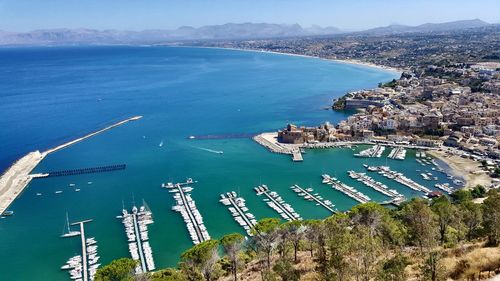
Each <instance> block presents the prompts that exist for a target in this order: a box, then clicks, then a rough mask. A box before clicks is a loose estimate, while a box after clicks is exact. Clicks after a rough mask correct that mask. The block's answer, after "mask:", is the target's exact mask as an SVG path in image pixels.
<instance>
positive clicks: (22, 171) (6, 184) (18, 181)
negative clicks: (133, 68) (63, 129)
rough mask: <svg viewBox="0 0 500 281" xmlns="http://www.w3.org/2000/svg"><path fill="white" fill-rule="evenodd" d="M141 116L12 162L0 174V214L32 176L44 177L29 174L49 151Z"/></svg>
mask: <svg viewBox="0 0 500 281" xmlns="http://www.w3.org/2000/svg"><path fill="white" fill-rule="evenodd" d="M141 118H142V116H134V117H131V118H127V119H125V120H122V121H120V122H117V123H114V124H112V125H110V126H107V127H105V128H103V129H100V130H98V131H95V132H92V133H90V134H87V135H85V136H83V137H80V138H77V139H75V140H72V141H69V142H66V143H64V144H61V145H59V146H56V147H54V148H51V149H48V150H46V151H44V152H40V151H38V150H37V151H34V152H30V153H28V154H26V155H25V156H23V157H22V158H20V159H19V160H17V161H16V162H15V163H14V164H12V165H11V166H10V167H9V169H7V170H6V171H5V172H4V173H3V174H2V175H1V176H0V214H1V213H3V212H5V210H7V208H8V207H9V206H10V204H12V202H13V201H14V200H15V199H16V198H17V196H19V194H21V192H22V191H23V190H24V188H25V187H26V186H28V184H29V183H30V182H31V180H32V179H33V178H40V177H45V176H46V175H45V174H33V175H31V174H30V173H31V171H33V169H35V167H36V166H37V165H38V164H40V162H41V161H42V160H43V159H44V158H45V157H46V156H47V155H48V154H50V153H54V152H56V151H59V150H61V149H64V148H66V147H68V146H71V145H73V144H76V143H78V142H81V141H83V140H86V139H88V138H91V137H93V136H95V135H97V134H100V133H103V132H105V131H107V130H110V129H112V128H115V127H118V126H121V125H123V124H125V123H127V122H130V121H135V120H139V119H141Z"/></svg>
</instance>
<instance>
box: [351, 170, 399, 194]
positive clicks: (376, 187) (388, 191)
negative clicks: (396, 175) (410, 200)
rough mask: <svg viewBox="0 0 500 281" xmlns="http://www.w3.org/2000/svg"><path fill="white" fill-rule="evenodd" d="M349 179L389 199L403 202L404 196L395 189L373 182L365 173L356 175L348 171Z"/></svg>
mask: <svg viewBox="0 0 500 281" xmlns="http://www.w3.org/2000/svg"><path fill="white" fill-rule="evenodd" d="M347 173H348V174H349V177H351V178H352V179H355V180H357V181H359V182H361V183H363V184H364V185H366V186H368V187H371V188H373V189H374V190H375V191H378V192H380V193H382V194H383V195H385V196H388V197H391V198H401V199H402V201H404V200H405V196H404V195H403V194H401V193H399V192H398V191H397V190H395V189H389V187H388V186H387V185H385V184H383V183H381V182H378V181H375V180H374V179H373V178H372V177H370V176H368V175H366V174H365V173H357V172H354V171H348V172H347Z"/></svg>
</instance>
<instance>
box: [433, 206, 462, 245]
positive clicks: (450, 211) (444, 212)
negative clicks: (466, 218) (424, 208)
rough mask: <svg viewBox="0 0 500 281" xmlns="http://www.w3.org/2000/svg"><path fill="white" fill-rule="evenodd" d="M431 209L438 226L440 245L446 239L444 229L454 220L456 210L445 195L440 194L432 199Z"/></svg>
mask: <svg viewBox="0 0 500 281" xmlns="http://www.w3.org/2000/svg"><path fill="white" fill-rule="evenodd" d="M431 209H432V211H434V213H435V214H436V216H435V217H436V221H437V225H438V228H439V237H440V241H441V245H443V244H444V242H445V240H446V231H447V230H448V227H449V226H450V225H451V224H452V223H453V222H454V221H455V218H456V216H457V210H456V208H455V206H453V205H452V204H451V202H450V201H449V200H448V197H446V196H440V197H438V198H436V199H434V200H433V201H432V204H431Z"/></svg>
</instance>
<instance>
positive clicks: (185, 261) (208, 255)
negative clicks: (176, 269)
mask: <svg viewBox="0 0 500 281" xmlns="http://www.w3.org/2000/svg"><path fill="white" fill-rule="evenodd" d="M218 246H219V241H217V240H207V241H204V242H201V243H200V244H198V245H195V246H194V247H192V248H191V249H189V250H187V251H185V252H184V253H182V255H181V260H182V264H181V269H182V270H183V272H184V273H186V276H187V278H188V280H200V279H199V278H200V276H203V277H204V278H205V280H207V281H210V280H216V277H217V275H218V274H220V268H218V267H217V265H218V264H217V261H218V260H219V256H218V254H217V248H218ZM218 269H219V270H218Z"/></svg>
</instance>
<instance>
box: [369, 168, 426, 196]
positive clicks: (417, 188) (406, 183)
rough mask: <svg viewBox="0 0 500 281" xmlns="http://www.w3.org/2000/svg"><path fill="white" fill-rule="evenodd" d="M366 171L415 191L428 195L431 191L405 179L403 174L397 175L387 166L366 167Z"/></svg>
mask: <svg viewBox="0 0 500 281" xmlns="http://www.w3.org/2000/svg"><path fill="white" fill-rule="evenodd" d="M366 169H367V170H368V171H371V172H375V171H376V172H378V173H379V174H380V175H382V176H384V177H386V178H388V179H391V180H394V181H396V182H399V183H400V184H402V185H404V186H407V187H409V188H411V189H413V190H415V191H421V192H425V193H428V192H430V191H431V190H430V189H428V188H427V187H425V186H423V185H421V184H418V183H416V182H415V181H413V180H411V179H410V178H407V177H405V175H403V173H399V172H396V171H392V170H391V169H390V168H389V167H387V166H379V167H373V166H367V167H366Z"/></svg>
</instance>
